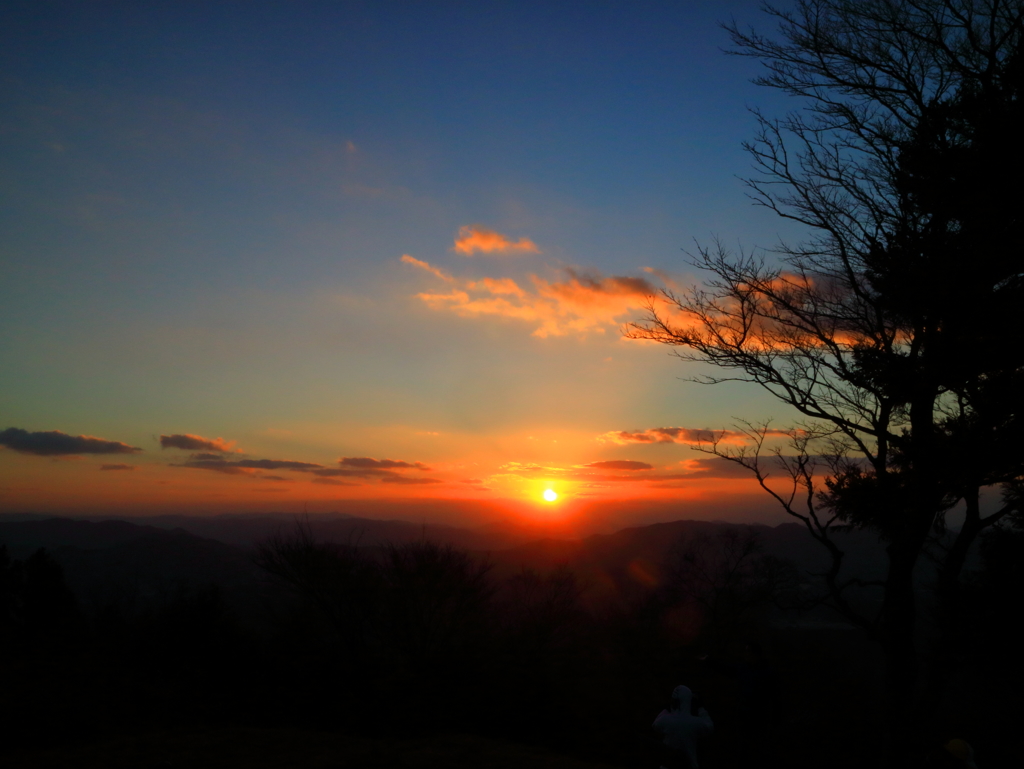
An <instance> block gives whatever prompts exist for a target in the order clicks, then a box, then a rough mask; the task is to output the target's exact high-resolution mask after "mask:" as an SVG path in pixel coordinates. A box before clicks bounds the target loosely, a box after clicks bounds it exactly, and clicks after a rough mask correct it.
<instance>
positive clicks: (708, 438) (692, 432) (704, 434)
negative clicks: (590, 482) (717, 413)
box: [597, 427, 789, 445]
mask: <svg viewBox="0 0 1024 769" xmlns="http://www.w3.org/2000/svg"><path fill="white" fill-rule="evenodd" d="M766 435H767V437H772V438H781V437H785V436H788V435H789V433H788V432H787V431H785V430H768V432H767V433H766ZM597 439H598V440H599V441H601V442H602V443H617V444H619V445H627V444H631V443H689V444H697V443H713V442H714V441H716V440H717V441H718V442H719V443H722V444H728V445H740V444H743V443H746V442H747V440H748V439H747V436H745V435H744V434H743V433H740V432H735V431H733V430H707V429H704V430H699V429H694V428H692V427H651V428H649V429H647V430H613V431H612V432H608V433H604V434H603V435H599V436H598V437H597Z"/></svg>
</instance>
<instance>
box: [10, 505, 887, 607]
mask: <svg viewBox="0 0 1024 769" xmlns="http://www.w3.org/2000/svg"><path fill="white" fill-rule="evenodd" d="M299 521H302V522H304V523H306V524H308V525H309V527H310V528H311V529H312V531H313V532H314V534H315V536H316V537H317V538H319V539H321V540H324V541H333V542H340V543H345V544H355V545H357V546H360V547H368V548H374V547H379V546H381V545H384V544H403V543H406V542H410V541H415V540H420V539H429V540H433V541H440V542H445V543H450V544H452V545H454V546H456V547H460V548H464V549H466V550H469V551H471V552H474V553H476V554H477V555H478V556H480V557H482V558H487V559H489V560H490V562H492V563H493V564H494V566H495V574H496V576H509V575H511V574H513V573H515V572H517V571H520V570H522V569H524V568H527V569H534V570H536V571H540V572H544V571H548V570H550V569H553V568H555V567H557V566H559V565H563V564H564V565H567V566H569V567H570V568H571V569H572V570H573V571H574V572H575V573H576V574H577V575H578V576H579V577H580V578H582V580H583V581H584V582H585V583H586V584H589V585H592V586H594V585H597V586H600V585H601V584H608V583H610V582H611V581H615V582H618V583H622V582H623V581H624V580H625V581H626V582H628V581H630V580H632V581H636V582H638V583H640V584H642V585H646V586H652V585H654V584H656V583H657V582H658V581H659V580H660V578H661V577H660V573H659V571H660V570H661V568H662V564H663V563H664V562H665V560H666V558H667V557H668V555H669V553H670V551H671V550H672V548H673V547H675V546H676V545H677V543H678V542H680V541H681V540H685V539H687V538H692V537H694V536H698V535H701V534H704V535H709V536H713V535H714V534H715V533H716V532H718V531H720V530H722V529H723V528H729V527H734V528H735V527H739V528H752V529H753V530H754V531H756V532H757V533H758V535H759V536H760V539H761V541H762V543H763V546H764V552H765V553H766V554H769V555H773V556H776V557H778V558H782V559H786V560H788V561H791V562H792V563H793V564H794V565H795V566H796V567H797V568H798V569H799V570H800V571H801V572H802V573H804V574H806V575H813V574H814V573H817V572H821V571H822V570H824V568H825V567H826V565H827V561H826V556H825V553H824V550H823V549H822V548H821V547H820V545H818V544H817V543H816V542H814V541H813V540H811V538H810V537H809V536H808V535H807V533H806V531H804V530H803V528H802V527H801V526H800V525H798V524H795V523H785V524H781V525H779V526H775V527H769V526H752V527H751V526H747V525H745V524H730V523H721V522H710V521H692V520H683V521H673V522H670V523H656V524H651V525H648V526H637V527H631V528H627V529H623V530H621V531H617V532H615V533H612V534H599V535H593V536H589V537H585V538H581V539H556V538H545V539H535V540H533V541H524V539H527V538H528V537H529V534H530V533H531V532H530V531H529V530H527V529H521V528H515V527H509V528H505V529H503V528H502V527H495V526H492V527H489V528H488V529H487V530H484V531H480V530H469V529H459V528H456V527H451V526H438V525H423V524H417V523H413V522H409V521H401V520H374V519H367V518H356V517H352V516H345V515H337V514H335V515H321V516H310V517H308V518H298V517H296V516H285V515H234V516H228V515H225V516H214V517H189V516H162V517H159V518H151V519H137V520H136V521H126V520H72V519H66V518H48V519H36V520H13V521H12V520H3V518H0V543H3V544H6V545H7V547H8V549H9V551H10V552H11V554H12V556H15V557H24V556H26V555H28V554H29V553H31V552H32V551H34V550H36V549H38V548H40V547H44V548H46V549H47V550H48V551H50V552H51V554H52V555H53V556H54V557H55V558H56V560H57V561H58V562H59V563H60V564H61V565H62V566H63V567H64V570H65V574H66V577H67V580H68V583H69V585H70V586H71V587H72V589H73V590H75V592H76V593H77V594H78V595H79V596H80V598H81V599H83V600H106V599H109V598H110V596H111V595H115V594H124V593H128V594H131V595H133V596H140V597H145V596H147V595H151V594H154V593H157V592H159V591H161V590H167V589H169V588H170V587H171V586H173V585H176V584H181V583H188V584H193V585H200V584H210V583H215V584H218V585H220V586H221V587H222V588H223V589H224V590H225V591H226V593H227V594H228V595H235V596H242V595H244V594H247V593H248V592H249V591H250V590H251V588H252V587H253V586H254V585H256V584H258V583H260V582H261V581H262V580H263V575H262V573H261V572H260V570H259V569H258V568H257V567H256V566H255V565H254V563H253V560H252V557H251V553H252V551H253V548H254V545H255V543H257V542H259V541H260V540H262V539H265V538H266V537H268V536H270V535H273V534H275V533H283V534H285V535H287V534H288V533H289V532H290V531H291V530H292V529H293V528H294V526H295V525H296V522H299ZM841 542H842V546H843V548H844V549H845V550H846V551H847V557H846V561H845V567H844V571H846V572H848V573H850V574H854V573H855V574H857V575H858V576H860V577H862V578H865V579H877V578H880V577H882V576H884V551H883V547H882V544H881V543H879V542H878V540H877V537H876V536H874V535H873V534H870V533H865V532H852V533H847V534H843V535H841Z"/></svg>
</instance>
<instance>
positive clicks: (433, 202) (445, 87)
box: [0, 2, 796, 512]
mask: <svg viewBox="0 0 1024 769" xmlns="http://www.w3.org/2000/svg"><path fill="white" fill-rule="evenodd" d="M730 17H735V18H736V19H737V20H739V21H740V22H741V23H746V22H749V23H754V24H761V25H762V26H763V25H764V22H765V20H764V19H763V18H762V17H761V14H760V13H759V11H758V9H757V4H756V3H752V2H735V3H715V4H710V3H687V2H674V3H658V2H631V3H626V2H621V3H619V2H616V3H597V2H594V3H557V2H555V3H551V2H546V3H520V2H517V3H511V2H496V3H483V2H473V3H426V2H424V3H414V2H406V3H385V2H373V3H356V2H353V3H306V2H293V3H257V2H252V3H210V2H205V3H182V2H175V3H102V4H101V3H95V4H85V3H46V2H32V3H6V4H5V5H4V8H3V10H2V11H0V30H2V31H0V72H2V76H0V100H2V103H0V143H2V151H0V200H2V206H0V233H2V234H0V270H2V280H0V327H2V330H3V333H2V335H0V370H3V372H4V375H3V377H4V384H3V387H2V388H0V414H3V417H4V418H3V419H2V420H0V422H3V423H4V424H0V430H2V429H4V428H7V427H15V428H19V429H24V430H28V431H30V432H42V431H54V430H56V431H61V432H63V433H67V434H69V435H89V436H98V437H102V438H104V439H109V440H114V441H121V442H124V443H126V444H129V445H131V446H133V447H137V448H139V449H140V451H138V452H134V453H132V454H131V456H130V457H129V459H127V460H126V463H127V465H130V466H132V467H135V470H132V471H124V472H121V473H109V472H108V473H98V472H96V470H97V464H98V463H99V462H100V460H101V459H102V458H101V457H89V456H86V457H83V458H80V459H76V460H73V459H71V458H64V459H60V460H58V459H55V458H53V457H49V458H43V457H41V456H38V455H33V454H31V452H29V453H26V452H23V451H17V450H13V449H10V448H8V449H7V450H0V506H2V507H4V508H6V509H11V510H13V509H19V510H21V509H28V508H33V509H41V510H49V511H71V512H74V511H75V510H78V509H82V510H84V509H87V508H88V509H93V507H95V506H97V505H99V506H102V505H108V506H110V505H112V504H114V502H116V503H117V505H115V506H120V507H119V508H118V509H122V508H123V509H124V510H130V511H137V512H138V511H141V512H146V511H165V510H169V509H177V508H176V506H180V505H182V504H185V502H184V501H183V500H187V504H189V505H191V506H192V508H194V509H204V510H205V509H209V510H222V509H229V508H230V509H250V508H253V509H256V508H262V507H266V506H267V505H270V506H271V507H274V506H276V507H280V508H287V507H288V505H292V506H295V505H297V504H299V501H300V500H305V501H306V502H308V500H310V499H313V500H314V501H315V502H316V504H319V505H320V506H321V507H324V506H327V507H329V506H331V505H335V506H337V504H340V503H341V502H343V501H344V500H346V499H356V498H363V497H373V498H377V497H379V496H380V495H382V494H390V493H398V492H401V494H403V495H405V496H408V495H410V494H427V493H429V494H430V495H432V496H433V497H435V498H436V497H445V496H446V495H447V496H450V497H452V498H456V497H458V498H464V497H465V495H466V494H469V493H470V492H469V491H467V490H468V489H470V487H471V486H472V484H469V485H467V484H465V483H463V482H464V481H466V480H477V481H480V483H478V484H476V487H477V488H480V489H484V488H486V489H487V491H483V490H481V491H478V492H477V491H474V492H472V494H470V496H473V495H476V496H473V498H474V499H475V498H477V497H479V498H480V499H481V500H483V499H495V498H510V499H511V498H517V497H521V496H523V495H526V496H529V495H532V494H533V493H534V491H535V490H534V489H533V486H532V485H531V484H532V481H530V482H529V483H528V482H527V480H524V478H525V476H523V475H522V473H519V475H518V476H517V475H516V473H515V472H513V471H512V470H509V467H513V469H514V467H515V466H516V465H514V463H520V464H522V463H529V462H534V463H538V462H539V463H541V465H543V466H544V467H545V468H548V469H547V470H546V471H545V472H546V473H548V476H549V480H550V479H556V478H557V477H560V476H558V473H560V472H562V473H565V472H568V469H567V468H572V467H578V466H582V465H586V464H588V463H592V462H597V461H610V460H615V459H619V460H625V459H636V460H637V461H643V462H646V463H650V464H651V465H652V467H653V468H654V469H655V470H656V471H657V472H663V473H669V474H671V473H674V472H675V471H676V470H678V469H679V467H680V466H681V465H680V463H686V462H691V461H694V459H693V458H694V457H695V456H696V457H697V459H698V460H699V455H694V454H693V452H692V451H690V449H689V447H688V446H687V445H684V444H682V443H671V444H664V445H662V444H658V445H639V444H637V445H620V444H615V443H609V442H608V441H602V440H600V436H601V435H604V434H606V433H608V432H610V431H615V430H644V429H648V428H654V427H660V426H661V427H663V426H683V427H688V428H706V427H714V428H722V427H727V426H728V425H729V423H730V422H731V421H732V418H733V417H749V418H761V417H767V416H775V417H777V418H780V419H785V418H786V417H788V416H789V415H787V414H785V413H784V412H782V411H781V408H780V407H778V406H776V405H775V404H774V403H772V402H771V401H770V400H767V399H766V398H764V397H763V396H760V395H759V394H758V393H756V391H753V390H751V389H749V388H743V387H741V386H723V387H721V388H713V389H708V388H699V387H697V386H696V385H691V384H686V383H683V382H680V381H679V377H681V376H687V375H691V374H693V373H696V370H695V369H694V368H693V367H692V366H691V367H689V368H687V367H684V366H683V364H681V363H679V362H678V361H675V360H673V359H671V358H669V357H668V356H667V355H666V350H664V349H661V348H657V347H653V346H650V345H641V344H637V343H632V342H628V341H624V340H623V339H621V336H620V334H619V331H618V329H619V326H620V325H621V323H622V322H624V321H626V320H628V319H629V318H630V317H634V316H635V314H636V311H637V308H636V307H635V306H633V307H632V309H630V307H627V306H626V305H622V306H621V307H620V306H619V305H615V307H614V308H605V309H604V310H602V311H601V312H603V313H604V314H600V313H599V314H598V315H594V316H593V317H592V316H591V315H587V313H588V312H590V310H588V309H586V307H589V306H590V305H586V304H585V300H586V301H589V300H587V299H586V297H585V296H584V294H585V293H586V291H588V290H589V289H588V286H589V287H591V288H593V287H596V288H594V290H595V291H597V292H598V293H601V292H602V291H604V292H605V294H602V296H605V295H606V294H607V290H611V289H609V287H612V288H614V287H615V286H617V285H618V284H614V285H613V284H611V283H602V282H601V281H603V280H606V279H608V278H611V277H614V276H618V277H621V278H628V279H641V278H643V279H645V280H648V281H651V282H650V285H652V286H660V285H662V284H661V283H658V281H656V280H654V278H652V277H651V276H652V275H655V274H656V273H655V272H651V271H650V270H648V271H647V272H645V271H644V268H652V269H653V270H655V271H664V272H665V273H667V274H668V275H669V276H670V278H671V279H675V280H678V281H683V282H685V281H686V280H687V279H688V278H692V276H689V275H688V268H687V266H686V263H685V257H684V254H683V253H682V250H683V249H686V248H690V247H692V244H693V242H694V240H695V239H697V240H701V241H704V242H706V241H707V240H709V239H710V237H712V236H713V235H719V236H721V237H722V238H723V239H724V240H725V241H726V242H727V243H730V244H743V245H744V246H747V247H751V246H756V245H760V246H770V245H772V244H773V243H775V242H776V240H777V239H778V237H779V235H780V234H782V235H787V236H792V235H794V234H796V233H795V232H794V230H793V229H792V228H788V229H787V228H786V226H785V225H784V223H782V222H781V221H779V220H778V219H777V218H775V217H774V216H772V215H771V214H770V213H769V212H766V211H763V210H761V209H757V208H755V207H753V206H752V205H751V203H750V201H749V200H748V199H747V198H746V197H745V195H744V188H743V184H742V181H741V180H740V178H738V177H741V176H742V175H744V174H745V173H747V172H748V170H749V167H750V162H749V159H748V158H747V156H746V155H745V153H744V152H743V150H742V147H741V143H742V142H743V141H744V140H746V139H749V138H751V137H752V135H753V132H754V121H753V119H752V117H751V116H750V114H749V112H748V108H749V107H750V106H753V105H757V106H759V107H762V108H763V109H765V110H766V111H768V112H774V113H780V112H782V111H784V110H785V109H789V108H791V107H792V106H794V105H791V104H787V103H785V102H784V101H782V100H781V99H780V97H779V96H778V95H776V94H772V93H770V92H767V91H765V90H764V89H759V88H756V87H755V86H753V85H751V84H750V83H749V79H750V78H751V77H752V76H753V75H755V74H756V67H757V65H756V62H752V61H750V60H746V59H740V58H737V57H728V56H725V55H723V53H722V52H721V49H722V48H724V47H727V46H728V40H727V36H726V34H725V33H724V32H723V31H722V30H721V29H720V28H719V27H718V23H719V22H720V21H724V20H727V19H729V18H730ZM470 227H475V228H477V230H479V231H480V232H491V233H495V234H497V235H500V236H501V237H503V238H505V241H503V242H506V243H509V244H514V243H517V242H529V243H530V244H532V245H533V250H525V251H523V250H520V251H516V250H515V249H514V248H505V247H502V248H499V249H497V250H495V251H492V252H486V251H474V252H472V253H471V254H469V255H465V254H463V253H459V252H458V251H456V250H453V248H454V245H455V242H456V239H457V238H458V237H459V236H460V232H463V233H465V232H466V231H465V230H463V229H462V228H470ZM474 231H476V230H474ZM403 255H408V256H409V257H410V258H411V259H414V260H416V261H417V262H419V263H422V264H425V265H428V266H429V267H430V269H433V270H435V271H437V272H435V273H431V272H429V271H428V270H427V268H426V267H423V268H420V267H417V266H416V263H415V262H413V261H409V260H407V261H406V262H403V261H401V258H402V256H403ZM567 270H572V271H573V272H572V273H569V272H567ZM439 275H441V276H442V277H438V276H439ZM571 275H577V276H584V278H583V279H582V280H583V282H582V283H581V282H579V281H577V282H576V283H573V282H572V278H571V277H570V276H571ZM485 280H487V281H514V282H515V286H516V290H520V291H521V292H525V293H523V295H522V296H523V297H525V298H520V299H516V300H515V301H516V302H517V303H518V304H516V309H515V311H514V312H512V311H509V310H508V307H507V306H506V305H505V304H500V305H499V304H496V303H495V302H498V301H499V300H501V301H503V297H506V296H509V295H508V294H495V293H493V292H494V291H495V290H496V289H495V288H494V286H496V285H498V284H497V283H489V284H488V286H489V288H486V289H485V288H484V281H485ZM588 280H589V281H590V282H589V283H588V282H587V281H588ZM569 289H572V290H573V291H576V292H577V294H578V295H577V296H576V297H575V299H573V300H572V301H575V302H576V304H573V305H571V307H569V309H565V310H564V311H563V308H562V306H561V305H559V304H558V302H559V301H561V299H559V297H564V296H566V294H565V291H567V290H569ZM606 289H607V290H606ZM502 290H504V289H502ZM459 291H463V292H468V294H471V295H472V297H473V298H471V299H466V300H460V299H456V298H449V299H443V300H433V301H431V300H428V299H426V298H424V297H425V296H428V295H432V296H441V295H444V296H450V297H454V296H455V293H450V294H448V293H445V292H459ZM474 291H475V292H477V293H473V292H474ZM545 291H547V293H546V294H545V293H544V292H545ZM481 292H482V293H481ZM559 292H561V293H559ZM580 292H582V293H580ZM542 295H543V296H542ZM516 296H519V295H516ZM588 296H589V294H588ZM475 298H479V299H480V300H481V302H476V299H475ZM634 299H635V297H634V298H633V299H630V300H629V301H634ZM624 301H625V300H624ZM581 302H583V303H581ZM634 303H635V302H634ZM566 306H567V307H568V305H566ZM502 308H504V309H502ZM536 308H542V309H543V312H545V313H554V315H552V316H551V317H555V318H557V321H553V322H556V323H557V324H562V325H557V326H556V328H557V329H558V331H557V333H554V334H548V335H546V336H538V328H540V326H539V325H538V324H539V323H540V321H537V320H535V319H534V320H531V317H532V316H531V315H530V313H535V312H536V311H537V309H536ZM566 313H567V314H566ZM574 313H575V314H574ZM580 313H582V315H581V314H580ZM527 316H530V317H527ZM584 316H586V320H585V322H584V321H583V320H580V323H582V326H581V325H579V324H577V326H575V327H573V329H574V330H572V329H570V328H569V325H565V324H566V323H568V321H567V320H566V319H569V318H575V319H577V320H579V319H580V318H583V317H584ZM581 329H582V330H581ZM163 434H167V435H170V434H190V435H198V436H205V437H207V438H213V437H223V438H224V439H225V440H228V441H235V445H236V449H235V451H238V450H241V451H243V452H245V456H249V457H259V458H266V457H271V458H287V459H291V460H296V461H298V460H302V461H306V462H310V463H319V464H322V465H323V466H325V467H326V466H328V465H330V464H331V463H334V462H337V461H338V459H339V457H346V456H347V457H353V456H355V457H376V458H383V457H390V458H394V459H396V460H403V461H405V460H407V461H409V462H417V461H419V462H428V463H430V465H431V467H432V468H434V471H436V473H437V475H436V477H435V476H431V477H432V478H434V479H435V480H436V481H437V482H436V483H431V484H422V485H421V486H419V487H417V486H415V485H413V484H408V488H406V487H405V486H403V487H402V488H399V485H397V484H396V485H395V487H394V488H393V489H392V488H390V487H389V488H387V489H385V488H384V487H382V486H380V485H379V484H377V485H374V484H373V483H370V482H369V481H368V482H367V483H366V484H363V485H359V483H357V482H355V481H353V483H355V484H356V485H353V486H351V487H349V486H346V487H343V488H342V487H334V488H332V487H330V486H326V485H325V486H323V487H322V488H321V487H317V488H315V489H314V488H312V487H309V485H308V484H304V479H303V478H286V480H288V481H289V483H285V481H284V480H282V481H280V482H271V481H268V480H267V479H266V478H265V477H264V476H262V475H260V474H259V473H257V472H255V471H254V472H252V473H248V474H247V475H246V477H245V478H240V477H237V476H238V474H237V473H236V474H235V475H229V474H227V473H209V472H199V471H198V470H197V469H196V468H194V467H193V468H189V467H183V466H181V465H187V464H188V462H187V461H185V460H183V459H182V457H177V456H176V455H173V456H172V454H171V453H169V451H173V450H168V449H161V448H160V444H159V436H160V435H163ZM541 444H543V447H540V446H541ZM178 460H181V461H178ZM104 461H105V460H104ZM510 463H513V464H512V465H510ZM685 467H690V468H691V469H692V468H694V467H696V466H695V465H685ZM469 468H476V470H474V471H472V472H470V469H469ZM503 468H504V469H503ZM467 474H470V475H473V476H474V477H473V478H466V477H462V476H465V475H467ZM114 476H116V479H115V478H114ZM282 477H284V476H282ZM513 477H519V478H520V480H522V483H520V484H519V486H517V485H516V483H517V482H516V481H515V480H514V478H513ZM373 480H374V479H372V478H371V479H370V481H373ZM551 482H555V481H554V480H552V481H551ZM275 483H276V484H277V485H275ZM707 483H709V482H705V486H706V488H705V487H702V486H700V484H699V483H698V482H697V480H696V479H695V480H694V482H693V483H681V484H680V488H681V490H676V491H667V490H665V489H663V488H660V487H659V490H658V491H656V492H655V491H652V492H651V494H654V495H657V496H659V498H663V497H665V495H666V494H680V495H682V496H683V497H687V495H689V496H688V497H687V498H690V499H701V500H703V501H704V502H705V503H709V500H713V499H716V498H717V497H716V496H715V495H723V494H729V493H734V492H735V493H740V492H739V491H736V489H738V488H739V487H740V486H742V485H743V484H740V483H739V482H738V481H730V483H731V484H732V486H730V487H728V488H727V487H726V485H722V484H721V483H720V484H719V485H718V486H716V487H715V489H712V488H711V486H707ZM104 484H107V485H104ZM110 484H116V487H115V486H110ZM261 484H262V485H261ZM460 484H461V485H460ZM640 485H641V484H618V485H617V484H616V482H615V481H614V480H609V481H607V482H604V485H603V486H602V485H601V484H600V483H597V482H595V483H594V484H592V487H593V489H595V490H591V491H585V490H584V487H583V486H581V485H579V484H577V485H576V486H573V485H572V484H570V483H569V482H568V481H565V483H564V484H563V487H564V491H565V494H566V495H567V496H575V497H577V498H579V499H583V498H584V497H586V496H587V495H588V494H592V495H599V496H602V498H604V499H610V498H614V497H615V495H616V494H619V493H620V492H619V491H618V489H620V488H625V487H626V486H629V488H630V489H634V488H637V487H639V486H640ZM108 486H110V487H109V488H108ZM428 486H429V488H428ZM158 487H159V488H158ZM653 488H654V487H653V486H652V489H653ZM743 488H744V489H745V488H746V487H745V486H743ZM257 489H267V490H275V491H276V490H277V489H283V491H276V493H275V494H270V495H269V496H271V497H273V500H274V501H272V502H265V501H264V499H263V497H260V496H259V495H258V494H256V490H257ZM730 489H731V490H730ZM314 492H315V493H314ZM621 493H623V494H625V493H626V492H625V491H623V492H621ZM635 493H636V492H635V491H629V494H633V495H635ZM743 493H744V494H745V493H747V491H746V490H744V491H743ZM318 495H319V496H318ZM331 495H334V496H331ZM265 496H268V495H265ZM83 499H87V500H94V502H95V504H93V503H92V502H89V503H88V504H87V503H83V502H82V500H83ZM76 505H77V507H76Z"/></svg>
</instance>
